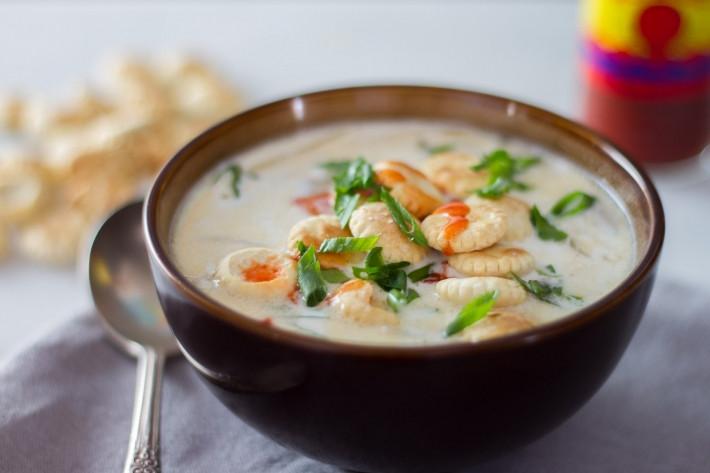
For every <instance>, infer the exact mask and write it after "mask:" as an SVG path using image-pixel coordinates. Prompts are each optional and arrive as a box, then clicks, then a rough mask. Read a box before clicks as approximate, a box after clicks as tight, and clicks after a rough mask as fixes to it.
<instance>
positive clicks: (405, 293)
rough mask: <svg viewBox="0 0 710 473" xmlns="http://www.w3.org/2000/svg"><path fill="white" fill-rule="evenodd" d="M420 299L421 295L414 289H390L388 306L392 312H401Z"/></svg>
mask: <svg viewBox="0 0 710 473" xmlns="http://www.w3.org/2000/svg"><path fill="white" fill-rule="evenodd" d="M418 297H419V293H418V292H417V291H415V290H414V289H404V290H400V289H390V290H389V292H388V293H387V304H389V306H390V307H392V310H394V311H395V312H399V310H400V309H401V308H402V307H404V306H405V305H407V304H409V303H410V302H412V301H413V300H414V299H416V298H418Z"/></svg>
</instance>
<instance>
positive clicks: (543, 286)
mask: <svg viewBox="0 0 710 473" xmlns="http://www.w3.org/2000/svg"><path fill="white" fill-rule="evenodd" d="M511 275H512V276H513V279H515V280H516V281H518V284H520V285H521V286H522V287H523V289H525V290H526V291H527V292H529V293H530V294H532V295H533V296H535V297H537V298H538V299H540V300H541V301H543V302H547V303H549V304H552V305H558V304H557V302H556V299H557V298H560V299H564V300H568V301H571V300H575V301H581V300H582V298H581V297H579V296H572V295H569V294H565V293H564V290H563V289H562V286H551V285H550V284H548V283H546V282H545V281H538V280H537V279H531V280H529V281H524V280H523V279H521V278H520V277H519V276H518V275H517V274H515V273H511Z"/></svg>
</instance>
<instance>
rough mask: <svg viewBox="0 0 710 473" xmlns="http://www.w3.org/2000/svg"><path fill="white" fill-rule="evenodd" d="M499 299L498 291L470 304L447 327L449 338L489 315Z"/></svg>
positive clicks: (487, 293) (484, 295) (479, 297)
mask: <svg viewBox="0 0 710 473" xmlns="http://www.w3.org/2000/svg"><path fill="white" fill-rule="evenodd" d="M497 298H498V290H495V291H490V292H486V293H485V294H482V295H480V296H478V297H476V298H475V299H474V300H472V301H471V302H469V303H468V304H466V305H465V306H464V308H463V309H461V312H459V314H458V315H457V316H456V318H455V319H454V320H453V321H452V322H451V323H450V324H449V325H448V326H447V327H446V336H447V337H449V336H451V335H453V334H455V333H458V332H460V331H461V330H463V329H465V328H466V327H468V326H469V325H472V324H474V323H476V322H478V321H479V320H481V319H482V318H483V317H485V316H486V314H488V312H489V311H490V310H491V308H492V307H493V304H494V303H495V301H496V299H497Z"/></svg>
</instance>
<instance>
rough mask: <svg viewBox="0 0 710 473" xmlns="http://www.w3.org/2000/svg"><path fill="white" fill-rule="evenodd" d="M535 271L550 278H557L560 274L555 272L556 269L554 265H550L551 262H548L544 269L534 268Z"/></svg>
mask: <svg viewBox="0 0 710 473" xmlns="http://www.w3.org/2000/svg"><path fill="white" fill-rule="evenodd" d="M535 272H536V273H537V274H539V275H540V276H547V277H550V278H559V277H560V275H559V274H557V270H555V267H554V266H552V265H551V264H548V265H547V266H545V270H542V269H536V270H535Z"/></svg>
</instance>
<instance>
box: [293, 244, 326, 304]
mask: <svg viewBox="0 0 710 473" xmlns="http://www.w3.org/2000/svg"><path fill="white" fill-rule="evenodd" d="M297 269H298V286H299V287H300V289H301V297H303V300H304V301H305V303H306V305H307V306H308V307H313V306H316V305H318V304H320V303H321V302H322V301H323V299H325V297H326V295H327V294H328V289H327V287H326V285H325V280H324V279H323V274H322V273H321V270H320V263H318V259H317V258H316V247H315V246H314V245H310V246H309V247H308V249H306V251H305V252H304V253H303V254H302V255H301V258H300V259H299V260H298V267H297Z"/></svg>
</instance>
